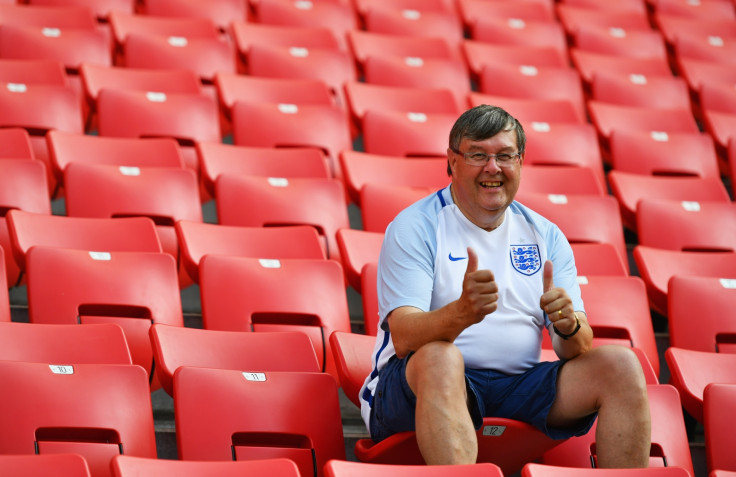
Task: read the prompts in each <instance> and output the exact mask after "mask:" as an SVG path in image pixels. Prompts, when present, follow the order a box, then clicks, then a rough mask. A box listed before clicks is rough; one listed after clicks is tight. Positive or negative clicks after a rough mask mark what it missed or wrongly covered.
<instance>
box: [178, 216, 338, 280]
mask: <svg viewBox="0 0 736 477" xmlns="http://www.w3.org/2000/svg"><path fill="white" fill-rule="evenodd" d="M175 228H176V234H177V238H178V240H179V243H180V244H181V257H180V261H181V263H182V264H183V266H184V268H185V269H186V271H187V273H189V275H190V276H191V278H192V280H194V282H195V283H198V282H199V264H200V262H201V261H202V258H203V257H204V256H205V255H229V256H235V257H251V258H263V259H281V258H310V259H326V258H327V256H326V254H325V251H324V248H323V245H322V241H321V240H320V237H319V234H318V233H317V230H316V229H315V228H314V227H311V226H309V225H291V226H284V227H246V226H237V225H218V224H209V223H204V222H192V221H187V220H180V221H178V222H177V223H176V225H175Z"/></svg>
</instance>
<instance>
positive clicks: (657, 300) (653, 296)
mask: <svg viewBox="0 0 736 477" xmlns="http://www.w3.org/2000/svg"><path fill="white" fill-rule="evenodd" d="M633 256H634V261H635V262H636V265H637V268H638V269H639V275H640V276H641V278H642V279H643V280H644V283H646V285H647V295H648V296H649V305H650V307H651V308H652V309H653V310H654V311H656V312H658V313H660V314H662V315H664V316H668V306H667V305H668V303H667V301H668V294H669V293H668V285H669V281H670V279H671V278H672V277H673V276H675V275H690V276H699V277H717V278H727V279H736V253H734V252H682V251H675V250H664V249H658V248H653V247H647V246H646V245H637V246H635V247H634V255H633Z"/></svg>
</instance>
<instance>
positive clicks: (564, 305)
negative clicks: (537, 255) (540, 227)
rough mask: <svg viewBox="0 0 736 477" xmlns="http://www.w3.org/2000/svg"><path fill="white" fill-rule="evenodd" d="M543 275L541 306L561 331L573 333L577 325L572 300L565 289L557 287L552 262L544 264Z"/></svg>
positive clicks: (548, 261)
mask: <svg viewBox="0 0 736 477" xmlns="http://www.w3.org/2000/svg"><path fill="white" fill-rule="evenodd" d="M542 273H543V275H542V297H541V298H540V299H539V306H540V307H541V308H542V310H544V311H545V313H547V316H549V320H550V321H551V322H552V323H555V327H556V328H557V329H558V330H559V331H561V332H563V333H567V332H572V330H573V329H575V326H576V325H577V320H576V316H575V310H574V309H573V305H572V299H570V297H569V296H568V294H567V292H566V291H565V289H564V288H557V287H555V283H554V280H553V266H552V262H551V261H550V260H547V261H546V262H544V270H543V271H542Z"/></svg>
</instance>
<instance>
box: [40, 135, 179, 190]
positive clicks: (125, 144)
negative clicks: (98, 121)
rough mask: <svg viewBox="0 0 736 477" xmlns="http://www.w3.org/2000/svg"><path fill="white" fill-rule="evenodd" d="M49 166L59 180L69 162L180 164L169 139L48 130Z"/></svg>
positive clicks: (136, 165)
mask: <svg viewBox="0 0 736 477" xmlns="http://www.w3.org/2000/svg"><path fill="white" fill-rule="evenodd" d="M46 140H47V141H48V144H49V156H50V159H51V165H52V167H53V170H54V174H56V176H57V178H58V179H59V180H60V181H62V182H63V173H64V169H66V166H68V165H69V164H71V163H72V162H83V163H87V164H109V165H115V166H126V167H178V168H181V167H183V166H184V164H183V162H182V157H181V153H180V151H179V147H178V145H177V143H176V141H175V140H174V139H171V138H119V137H102V136H92V135H89V134H70V133H64V132H61V131H49V133H48V134H47V135H46Z"/></svg>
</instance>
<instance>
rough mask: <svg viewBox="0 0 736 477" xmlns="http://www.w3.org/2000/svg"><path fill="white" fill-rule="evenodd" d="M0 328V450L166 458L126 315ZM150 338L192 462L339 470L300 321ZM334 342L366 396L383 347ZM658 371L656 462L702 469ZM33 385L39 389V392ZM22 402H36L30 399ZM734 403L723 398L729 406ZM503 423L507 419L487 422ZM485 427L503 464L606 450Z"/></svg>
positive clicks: (105, 459) (398, 443)
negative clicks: (274, 328)
mask: <svg viewBox="0 0 736 477" xmlns="http://www.w3.org/2000/svg"><path fill="white" fill-rule="evenodd" d="M0 328H2V333H0V337H1V338H2V339H3V342H4V343H6V345H7V346H4V347H3V348H2V349H3V353H4V360H5V361H3V362H2V363H0V375H1V376H2V377H3V381H4V382H6V383H8V388H7V390H6V391H5V392H3V393H2V394H0V401H2V403H3V406H4V407H5V408H6V409H15V411H14V412H13V413H12V414H11V416H12V417H9V419H8V421H7V422H6V424H5V425H4V427H3V429H4V431H3V433H2V435H1V436H0V446H1V447H2V450H3V452H5V453H14V454H31V453H33V450H34V447H35V448H38V449H40V451H41V452H40V453H41V454H44V453H59V452H61V453H68V452H75V453H79V454H81V455H83V456H84V458H85V460H86V461H87V464H88V465H89V467H90V469H91V471H92V472H91V475H94V476H106V475H111V473H112V475H117V474H115V472H116V470H115V465H116V464H114V463H115V462H116V461H119V458H117V457H115V456H116V455H118V454H121V453H122V454H125V455H127V456H131V457H139V458H147V459H154V458H155V457H156V445H155V440H154V439H153V420H152V413H151V403H150V398H149V387H148V376H147V373H146V372H145V371H144V370H143V369H142V368H140V367H139V366H131V365H130V355H129V354H128V348H127V345H126V340H125V336H124V333H123V332H122V330H121V329H120V327H119V326H117V325H114V324H96V325H95V324H88V325H87V326H68V325H43V324H37V323H36V324H33V323H32V324H25V323H2V324H0ZM150 337H151V345H152V347H153V349H154V356H155V361H156V366H157V367H156V372H157V374H158V376H159V379H160V381H161V382H162V383H164V388H165V389H166V390H167V392H169V393H171V394H172V396H173V399H174V403H175V420H176V433H177V448H178V452H179V458H180V459H181V460H182V461H193V460H194V461H203V460H214V461H227V460H250V459H264V458H283V457H287V458H289V459H291V460H292V461H293V462H295V463H296V465H297V467H298V468H299V473H300V475H305V476H306V475H314V476H315V477H319V476H321V475H330V474H329V471H327V470H324V472H325V473H324V474H323V469H324V466H325V465H326V464H327V462H328V461H329V460H331V459H337V460H343V461H344V460H345V446H344V438H343V434H342V422H341V417H340V407H339V402H338V392H337V386H338V382H337V381H335V379H333V378H332V377H330V376H329V375H326V374H324V373H320V372H319V365H318V362H317V357H316V355H315V353H314V348H313V347H312V345H311V343H310V341H309V339H308V338H307V337H306V336H305V335H304V334H303V333H286V332H279V333H267V332H261V333H243V332H232V331H230V332H228V331H212V330H197V329H192V328H184V327H178V326H171V325H166V324H161V323H159V324H154V325H152V327H151V329H150ZM330 341H331V342H332V343H333V352H334V353H335V360H336V362H338V363H339V364H338V368H339V369H340V370H341V374H340V384H342V387H343V389H344V390H345V391H346V393H348V396H349V397H350V398H351V399H352V400H354V401H355V399H356V396H354V395H353V390H354V389H355V388H356V386H359V384H360V383H361V382H362V380H363V376H364V374H363V373H362V371H365V369H366V368H370V366H371V364H370V358H369V354H365V353H362V352H361V350H363V351H365V349H366V348H369V347H370V348H372V341H373V340H372V339H371V338H370V337H366V336H360V335H356V334H352V333H345V332H336V333H333V334H332V335H331V339H330ZM213 348H216V349H218V353H212V352H211V350H212V349H213ZM116 353H117V354H116ZM116 356H118V357H116ZM642 356H643V355H642ZM643 359H644V361H642V363H643V364H645V363H646V358H643ZM58 363H64V364H58ZM353 376H355V377H357V380H356V379H354V378H353ZM648 381H649V382H650V384H649V394H650V400H651V401H652V408H651V410H652V418H653V436H652V441H653V443H654V445H653V452H652V455H651V465H652V467H654V468H656V467H663V466H668V467H670V468H678V467H679V468H682V469H684V470H685V471H687V472H689V475H693V467H692V461H691V459H690V453H689V448H688V442H687V435H686V432H685V426H684V420H683V418H682V411H681V409H680V400H679V396H678V394H677V392H676V391H675V389H674V388H673V387H671V386H669V385H663V384H658V383H657V381H656V377H654V374H653V372H652V371H651V368H650V370H649V372H648ZM28 386H32V387H33V389H34V390H35V392H34V393H32V394H30V395H29V393H28V392H26V391H25V389H27V387H28ZM731 387H733V386H731ZM724 389H729V388H724ZM729 392H730V391H729ZM709 394H710V393H709ZM710 402H711V401H710V400H709V401H708V403H710ZM713 402H716V401H713ZM203 403H207V404H205V405H203ZM49 404H53V405H49ZM709 405H711V404H709ZM25 406H31V408H32V409H33V411H32V412H24V409H28V408H27V407H25ZM111 409H115V410H116V411H117V412H111V411H110V410H111ZM728 409H730V408H727V409H720V407H718V408H717V411H718V412H719V413H721V414H720V415H719V418H720V416H722V415H723V414H722V413H725V412H729V411H728ZM276 416H280V418H278V419H275V417H276ZM499 426H504V429H505V432H502V433H498V432H497V433H492V432H485V431H484V429H485V428H488V429H496V430H498V429H499ZM484 429H481V430H480V431H479V439H480V446H479V448H480V449H481V455H482V456H483V457H482V461H484V462H485V461H491V462H495V463H496V465H498V466H499V467H500V468H501V469H502V470H503V471H504V474H505V475H510V474H511V473H513V472H516V471H518V470H520V469H521V467H523V466H524V465H525V464H526V463H527V462H529V461H530V460H534V459H535V458H538V457H540V456H542V457H541V462H542V463H543V464H546V465H555V466H561V467H566V466H567V467H575V468H581V469H582V468H585V467H589V466H590V459H594V458H595V450H594V448H595V445H594V444H595V431H594V430H593V431H591V433H589V434H588V435H586V436H584V437H581V438H574V439H569V440H567V441H565V442H562V443H561V442H555V441H551V440H549V439H548V438H546V437H545V436H544V435H543V434H541V433H540V431H538V430H535V429H534V428H532V427H530V426H528V425H523V424H521V423H517V422H513V421H508V420H503V419H494V418H487V419H486V422H485V423H484ZM709 429H713V432H714V434H713V435H712V436H711V435H708V439H709V440H711V439H713V440H714V441H718V443H717V444H716V445H715V446H714V447H713V449H714V452H715V450H716V449H727V448H728V445H729V444H728V442H732V440H730V439H731V434H730V433H728V432H726V433H724V434H723V435H721V434H716V433H715V432H716V427H715V426H714V427H712V428H711V427H710V426H709ZM29 430H30V431H31V432H30V434H29ZM34 441H35V446H34ZM80 441H81V442H80ZM520 442H524V445H521V444H520ZM719 446H720V447H719ZM121 449H122V451H121ZM356 455H357V456H358V458H359V459H360V460H361V461H363V462H371V463H382V464H420V463H421V458H420V457H419V455H418V452H417V448H416V442H415V441H414V440H413V433H404V434H401V435H397V436H395V437H393V438H390V439H387V440H386V441H383V442H381V443H380V444H374V443H372V441H370V439H362V440H359V441H358V443H357V445H356ZM730 458H731V456H730V453H723V454H721V453H720V452H716V453H715V454H714V456H713V459H714V460H713V465H717V466H718V467H717V468H728V467H724V466H723V463H724V462H726V463H727V462H728V459H730ZM111 461H112V462H113V466H112V469H110V468H109V467H110V462H111ZM141 464H142V462H141ZM151 465H153V464H151ZM182 467H183V466H182ZM683 475H688V474H683Z"/></svg>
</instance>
